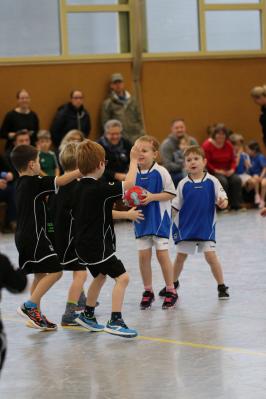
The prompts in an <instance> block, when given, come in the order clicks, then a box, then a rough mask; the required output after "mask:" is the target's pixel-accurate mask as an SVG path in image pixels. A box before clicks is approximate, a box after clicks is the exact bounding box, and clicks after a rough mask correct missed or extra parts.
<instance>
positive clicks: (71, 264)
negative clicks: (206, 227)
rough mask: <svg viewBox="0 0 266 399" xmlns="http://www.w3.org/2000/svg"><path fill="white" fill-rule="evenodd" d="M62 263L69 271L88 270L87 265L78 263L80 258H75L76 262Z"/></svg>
mask: <svg viewBox="0 0 266 399" xmlns="http://www.w3.org/2000/svg"><path fill="white" fill-rule="evenodd" d="M61 265H62V268H63V269H64V270H65V271H69V272H79V271H83V270H87V268H86V266H82V265H80V264H79V263H78V260H75V261H74V262H69V263H67V264H61Z"/></svg>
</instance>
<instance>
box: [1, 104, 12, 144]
mask: <svg viewBox="0 0 266 399" xmlns="http://www.w3.org/2000/svg"><path fill="white" fill-rule="evenodd" d="M12 130H13V128H12V111H11V112H8V113H7V114H6V115H5V117H4V120H3V124H2V127H1V132H0V137H1V138H2V139H8V133H10V132H12Z"/></svg>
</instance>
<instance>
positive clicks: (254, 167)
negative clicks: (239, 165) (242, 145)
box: [247, 141, 266, 208]
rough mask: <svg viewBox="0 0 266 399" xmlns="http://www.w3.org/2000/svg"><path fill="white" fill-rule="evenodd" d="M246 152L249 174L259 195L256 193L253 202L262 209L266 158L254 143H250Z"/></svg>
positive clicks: (265, 179)
mask: <svg viewBox="0 0 266 399" xmlns="http://www.w3.org/2000/svg"><path fill="white" fill-rule="evenodd" d="M247 152H248V155H249V156H250V160H251V167H250V168H249V174H250V175H251V176H252V177H253V179H254V180H255V181H256V183H257V185H258V186H260V194H259V192H258V197H257V198H256V201H255V202H256V203H257V204H258V205H259V208H263V207H264V206H265V194H266V158H265V156H264V155H263V154H262V153H261V149H260V146H259V144H258V143H257V142H256V141H251V142H250V143H249V144H248V145H247Z"/></svg>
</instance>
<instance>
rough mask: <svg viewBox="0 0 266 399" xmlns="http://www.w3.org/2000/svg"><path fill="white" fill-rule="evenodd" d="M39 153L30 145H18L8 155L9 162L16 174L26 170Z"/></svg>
mask: <svg viewBox="0 0 266 399" xmlns="http://www.w3.org/2000/svg"><path fill="white" fill-rule="evenodd" d="M38 154H39V151H38V150H37V148H35V147H33V146H32V145H18V146H17V147H15V148H14V149H13V151H12V152H11V154H10V157H11V162H12V164H13V166H14V168H15V169H16V170H17V171H18V172H24V171H25V170H27V168H28V165H29V162H30V161H36V159H37V157H38Z"/></svg>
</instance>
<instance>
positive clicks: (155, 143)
mask: <svg viewBox="0 0 266 399" xmlns="http://www.w3.org/2000/svg"><path fill="white" fill-rule="evenodd" d="M136 142H138V143H141V142H142V143H143V142H145V143H150V144H151V145H152V149H153V151H154V152H155V151H159V147H160V143H159V141H158V140H157V139H156V138H155V137H153V136H149V135H145V136H140V137H139V138H138V139H137V140H136Z"/></svg>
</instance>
